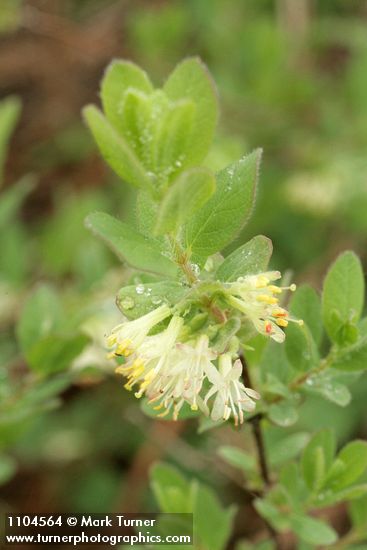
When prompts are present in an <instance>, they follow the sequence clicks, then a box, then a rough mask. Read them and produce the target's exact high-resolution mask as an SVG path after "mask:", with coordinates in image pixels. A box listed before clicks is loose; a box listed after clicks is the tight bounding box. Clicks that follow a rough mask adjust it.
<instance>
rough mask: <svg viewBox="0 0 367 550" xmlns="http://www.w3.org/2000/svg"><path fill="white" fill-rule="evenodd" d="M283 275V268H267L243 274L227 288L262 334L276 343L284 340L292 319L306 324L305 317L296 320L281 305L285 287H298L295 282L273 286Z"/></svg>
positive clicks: (233, 301)
mask: <svg viewBox="0 0 367 550" xmlns="http://www.w3.org/2000/svg"><path fill="white" fill-rule="evenodd" d="M280 277H281V274H280V272H279V271H267V272H266V273H260V274H259V275H248V276H247V277H240V278H239V279H237V281H236V282H234V283H229V284H228V288H227V291H228V301H229V303H230V304H231V305H232V306H233V307H234V308H236V309H238V310H239V311H241V312H242V313H244V314H245V316H246V317H247V318H248V319H249V320H250V321H251V322H252V323H253V325H254V326H255V328H256V330H257V331H258V332H260V334H264V335H266V336H270V338H272V339H273V340H275V341H276V342H284V339H285V334H284V331H283V330H282V328H283V327H286V326H287V325H288V323H289V321H291V322H293V323H297V324H299V325H303V321H302V320H299V319H293V318H292V317H290V316H289V313H288V311H287V310H286V309H284V308H283V307H280V305H279V295H280V294H282V292H283V291H284V290H290V291H291V292H293V291H294V290H296V285H295V284H292V285H290V286H286V287H280V286H276V285H273V284H272V283H273V281H276V280H277V279H280Z"/></svg>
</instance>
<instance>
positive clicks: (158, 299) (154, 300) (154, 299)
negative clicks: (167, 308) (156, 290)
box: [152, 296, 162, 306]
mask: <svg viewBox="0 0 367 550" xmlns="http://www.w3.org/2000/svg"><path fill="white" fill-rule="evenodd" d="M161 303H162V298H161V297H160V296H152V304H154V305H155V306H158V305H159V304H161Z"/></svg>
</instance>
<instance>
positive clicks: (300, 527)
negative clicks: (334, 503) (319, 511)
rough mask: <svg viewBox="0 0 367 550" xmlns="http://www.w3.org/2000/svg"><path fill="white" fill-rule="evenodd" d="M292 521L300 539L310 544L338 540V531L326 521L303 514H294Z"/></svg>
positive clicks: (322, 543)
mask: <svg viewBox="0 0 367 550" xmlns="http://www.w3.org/2000/svg"><path fill="white" fill-rule="evenodd" d="M290 523H291V527H292V529H293V531H294V532H295V533H296V535H298V536H299V538H300V539H302V540H304V541H305V542H309V543H310V544H317V546H319V545H325V544H333V543H334V542H336V541H337V540H338V535H337V533H336V531H334V529H333V528H332V527H330V525H328V524H327V523H325V522H324V521H322V520H320V519H316V518H311V517H309V516H304V515H301V514H292V515H291V516H290Z"/></svg>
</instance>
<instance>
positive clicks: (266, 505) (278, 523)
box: [254, 498, 288, 531]
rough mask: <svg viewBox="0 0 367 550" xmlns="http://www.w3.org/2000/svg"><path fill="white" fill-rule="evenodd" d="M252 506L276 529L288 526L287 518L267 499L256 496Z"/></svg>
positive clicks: (279, 529) (280, 529)
mask: <svg viewBox="0 0 367 550" xmlns="http://www.w3.org/2000/svg"><path fill="white" fill-rule="evenodd" d="M254 506H255V508H256V510H257V511H258V513H259V514H260V516H262V517H263V518H265V519H266V520H267V521H268V522H269V523H270V525H271V526H272V527H274V529H276V530H277V531H282V530H284V529H286V528H287V527H288V518H287V517H286V516H285V515H284V514H282V512H281V511H280V510H279V509H278V508H277V507H276V506H275V505H274V504H273V503H272V502H269V500H265V499H261V498H257V499H256V500H255V501H254Z"/></svg>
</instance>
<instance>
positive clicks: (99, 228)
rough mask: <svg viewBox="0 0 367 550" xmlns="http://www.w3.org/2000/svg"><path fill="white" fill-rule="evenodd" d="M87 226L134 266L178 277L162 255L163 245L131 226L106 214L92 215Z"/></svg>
mask: <svg viewBox="0 0 367 550" xmlns="http://www.w3.org/2000/svg"><path fill="white" fill-rule="evenodd" d="M85 224H86V227H87V228H88V229H90V230H91V231H92V232H93V233H94V234H95V235H96V236H97V237H99V238H100V239H102V240H103V241H104V242H105V243H106V244H107V245H108V246H109V247H110V248H111V250H112V251H113V252H115V254H117V256H118V257H119V258H120V259H123V260H125V261H126V262H127V263H128V264H129V265H131V266H132V267H135V268H136V269H142V270H143V271H151V272H153V273H159V274H161V275H166V276H168V277H175V275H176V273H177V267H176V266H175V264H174V263H173V262H171V261H170V260H169V259H168V258H166V257H165V256H163V255H162V254H161V252H160V249H159V244H158V243H157V242H156V241H153V240H150V239H149V238H148V237H145V236H144V235H142V234H141V233H139V232H138V231H136V230H135V229H133V228H132V227H131V226H130V225H128V224H126V223H123V222H120V221H119V220H116V219H115V218H113V217H112V216H110V215H109V214H105V213H103V212H94V213H92V214H89V216H87V218H86V220H85Z"/></svg>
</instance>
